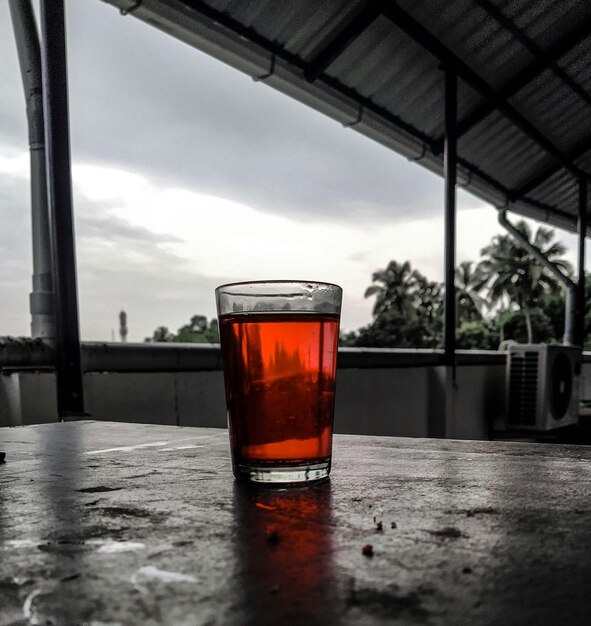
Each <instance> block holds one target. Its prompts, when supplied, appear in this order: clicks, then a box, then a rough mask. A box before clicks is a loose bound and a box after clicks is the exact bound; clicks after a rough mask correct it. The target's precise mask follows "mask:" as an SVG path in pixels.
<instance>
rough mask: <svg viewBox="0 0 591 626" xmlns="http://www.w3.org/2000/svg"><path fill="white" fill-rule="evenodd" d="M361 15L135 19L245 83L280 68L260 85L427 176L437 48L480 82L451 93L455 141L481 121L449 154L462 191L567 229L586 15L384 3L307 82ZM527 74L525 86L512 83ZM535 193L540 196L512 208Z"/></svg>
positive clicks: (435, 130) (253, 5)
mask: <svg viewBox="0 0 591 626" xmlns="http://www.w3.org/2000/svg"><path fill="white" fill-rule="evenodd" d="M106 1H107V2H110V3H111V4H114V5H116V6H118V7H120V8H129V7H130V6H133V5H135V3H134V2H133V0H106ZM367 5H368V3H367V2H351V1H350V0H323V1H319V0H292V1H291V2H277V1H276V0H257V1H256V2H253V1H252V0H204V1H189V0H186V1H182V0H143V2H142V3H141V4H140V5H139V6H137V7H136V8H135V10H134V13H133V14H134V15H135V16H136V17H138V18H140V19H144V20H146V21H149V22H150V23H153V24H157V25H158V26H159V27H160V28H162V29H163V30H165V31H168V32H170V33H171V34H173V35H174V36H177V37H179V38H181V39H183V40H185V41H187V42H189V43H191V44H192V45H195V46H196V47H199V48H201V49H203V50H205V51H206V52H208V53H210V54H213V55H215V56H217V57H218V58H220V59H222V60H224V61H226V62H228V63H231V64H232V65H234V66H235V67H238V68H239V69H241V70H243V71H246V72H248V73H251V74H252V75H260V74H268V73H269V67H270V66H271V64H272V63H273V59H275V64H274V72H273V73H272V75H271V76H267V79H266V80H267V82H268V84H270V85H271V86H274V87H276V88H278V89H281V90H283V91H284V92H286V93H288V94H289V95H291V96H293V97H295V98H299V99H300V100H302V101H303V102H306V103H307V104H310V105H312V106H315V107H316V108H318V109H319V110H322V111H323V112H325V113H327V114H328V115H331V116H332V117H334V118H335V119H338V120H339V121H355V120H356V121H357V122H358V123H356V125H355V126H354V127H355V129H356V130H358V131H360V132H362V133H365V134H366V135H368V136H370V137H372V138H373V139H376V140H377V141H380V142H381V143H383V144H384V145H386V146H388V147H390V148H392V149H394V150H397V151H398V152H401V153H402V154H404V155H405V156H407V157H409V158H415V159H417V160H418V161H419V162H420V163H421V164H422V165H424V166H425V167H427V168H428V169H430V170H432V171H436V172H440V171H441V163H442V161H441V147H442V144H441V139H442V133H443V113H444V111H443V107H444V93H443V73H442V71H441V69H442V68H441V62H442V60H441V59H440V58H438V56H437V55H436V54H434V49H435V48H438V55H440V54H441V46H444V47H445V48H446V49H447V50H448V51H449V53H450V54H453V55H455V57H456V58H457V59H459V60H460V62H461V63H463V64H465V66H466V68H467V70H466V71H467V72H473V73H475V74H476V77H477V79H478V80H479V81H481V84H480V85H477V84H476V83H474V80H473V79H472V80H471V79H470V76H468V75H467V74H466V73H464V74H461V76H460V78H461V80H460V82H459V86H458V109H459V111H458V119H459V125H460V128H461V127H462V125H463V123H464V121H465V120H466V119H470V117H471V115H472V114H473V113H475V112H477V111H481V112H482V115H479V116H477V120H476V122H475V123H473V125H472V127H471V128H467V129H464V131H465V132H464V134H463V136H461V137H460V138H459V141H458V150H459V157H460V159H461V160H460V169H459V172H460V176H461V178H462V181H463V182H464V183H465V184H466V185H467V187H468V188H469V189H470V190H471V191H473V192H474V193H476V194H477V195H480V196H481V197H482V198H484V199H486V200H487V201H490V202H493V203H495V204H497V205H503V206H505V205H507V204H508V203H509V199H510V198H511V199H512V204H511V206H512V207H513V208H514V209H516V210H518V211H521V212H522V213H523V214H527V215H531V216H535V217H538V218H539V219H544V220H547V221H550V222H552V223H554V224H557V225H560V226H566V227H569V228H575V227H576V217H577V210H578V199H577V193H578V186H577V182H576V179H575V178H574V177H573V174H572V173H571V172H569V171H567V170H566V169H565V168H564V164H563V163H561V158H562V161H564V160H568V159H569V158H571V157H570V156H569V155H570V154H571V153H572V152H573V150H574V149H575V148H576V149H577V150H576V152H577V154H576V155H574V156H575V157H578V158H576V159H575V164H576V167H579V168H581V169H582V170H584V172H586V174H587V175H591V106H590V103H591V2H590V1H589V0H561V1H560V2H556V1H554V0H399V2H397V3H395V4H394V3H389V2H386V1H384V2H383V3H382V4H381V5H380V10H381V11H382V14H380V15H379V16H377V17H376V18H375V19H374V20H373V21H371V23H369V25H367V26H366V28H365V29H364V30H363V31H362V32H359V33H357V35H356V37H353V38H352V39H351V40H350V41H348V44H347V46H346V47H344V48H343V49H342V50H339V51H338V54H336V55H335V57H334V58H333V59H332V60H331V62H330V63H329V64H328V65H326V66H325V67H323V68H321V71H320V74H319V76H318V77H317V79H316V80H315V81H314V82H309V81H308V80H307V74H306V68H307V67H308V65H309V63H310V61H311V60H313V59H314V56H315V55H316V54H317V52H318V50H319V49H322V47H323V46H326V45H329V44H330V42H331V40H332V37H333V35H334V34H335V33H337V32H339V30H340V29H341V28H342V27H343V25H344V24H345V23H347V22H348V21H350V19H351V16H352V15H358V13H359V11H360V10H362V9H363V8H364V7H367ZM374 5H377V3H374ZM388 7H390V13H388ZM392 7H395V8H396V7H399V8H400V9H402V10H403V11H405V12H406V14H407V15H406V17H405V18H403V19H402V18H401V17H400V15H401V14H400V12H399V9H398V8H396V10H395V11H394V14H393V13H392ZM384 12H386V13H387V15H384V14H383V13H384ZM499 12H500V15H499ZM401 19H402V22H401V21H400V20H401ZM405 20H406V21H405ZM354 24H355V22H354V21H353V25H354ZM409 24H410V26H409ZM413 24H414V25H415V26H413ZM583 28H584V29H586V30H585V31H584V32H583V31H582V30H581V29H583ZM421 29H423V30H425V31H426V32H427V35H428V36H427V37H425V36H424V32H420V31H421ZM575 32H579V34H580V36H579V39H580V41H576V40H575V39H574V38H573V41H572V46H571V48H572V49H567V48H568V46H567V45H562V43H563V42H562V40H565V41H566V42H568V41H569V36H570V34H571V33H575ZM581 33H582V34H581ZM427 39H430V41H427ZM433 39H434V40H435V42H436V45H433ZM555 45H562V48H563V50H562V52H561V54H560V55H559V56H558V58H556V59H550V60H548V59H545V58H544V51H547V50H548V49H551V48H552V47H553V46H555ZM539 50H541V51H542V55H541V56H540V55H539V54H538V51H539ZM444 52H445V51H444ZM444 60H445V59H444ZM552 63H555V67H552ZM556 66H557V67H558V68H559V69H558V70H556ZM460 69H461V68H460ZM561 71H563V72H564V73H563V74H562V75H561V74H560V72H561ZM524 72H526V73H528V74H529V78H528V80H527V81H525V82H523V84H514V83H516V77H519V76H523V73H524ZM565 74H566V75H567V78H566V79H565V77H564V75H565ZM569 81H574V83H575V84H574V86H573V84H572V83H571V84H569ZM482 83H484V87H485V89H483V86H482ZM512 84H513V87H514V88H513V89H512V90H509V88H508V86H510V85H512ZM489 88H490V89H492V90H493V91H494V92H496V93H495V95H494V98H496V99H497V104H498V102H499V101H501V100H502V101H504V102H506V103H507V107H504V106H495V105H494V104H492V105H491V93H490V90H489ZM487 90H489V91H488V92H487ZM360 112H361V115H360ZM559 153H561V154H562V155H563V156H562V157H561V156H560V154H559ZM573 167H574V166H573ZM542 174H544V176H543V177H542V176H541V175H542ZM532 180H535V181H536V182H537V183H538V184H537V186H536V187H535V188H532V189H530V190H528V192H527V194H526V196H525V197H521V198H519V197H516V193H517V191H518V190H519V189H520V188H521V187H522V186H523V185H524V184H525V185H527V184H528V183H529V182H530V181H532Z"/></svg>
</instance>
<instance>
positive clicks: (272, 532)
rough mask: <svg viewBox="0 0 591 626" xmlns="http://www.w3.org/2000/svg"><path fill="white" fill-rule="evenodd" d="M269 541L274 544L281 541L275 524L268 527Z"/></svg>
mask: <svg viewBox="0 0 591 626" xmlns="http://www.w3.org/2000/svg"><path fill="white" fill-rule="evenodd" d="M267 541H268V542H269V543H270V544H271V545H272V546H276V545H277V544H278V543H279V533H278V532H277V529H276V528H275V526H270V527H269V528H267Z"/></svg>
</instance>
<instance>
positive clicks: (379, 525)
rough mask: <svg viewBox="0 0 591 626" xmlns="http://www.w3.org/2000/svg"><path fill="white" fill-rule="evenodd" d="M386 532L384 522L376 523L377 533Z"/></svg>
mask: <svg viewBox="0 0 591 626" xmlns="http://www.w3.org/2000/svg"><path fill="white" fill-rule="evenodd" d="M383 530H384V525H383V524H382V522H376V532H378V533H381V532H382V531H383Z"/></svg>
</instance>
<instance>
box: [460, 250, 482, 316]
mask: <svg viewBox="0 0 591 626" xmlns="http://www.w3.org/2000/svg"><path fill="white" fill-rule="evenodd" d="M473 265H474V263H473V262H472V261H462V263H460V265H459V266H458V267H457V268H456V276H455V287H456V302H457V307H456V315H457V325H458V326H459V322H460V321H461V320H465V321H468V322H474V321H477V320H481V319H482V310H483V309H484V308H485V307H486V304H487V302H486V299H485V298H483V297H482V296H481V295H480V291H481V290H482V283H483V278H484V277H483V275H482V272H481V269H480V267H479V266H476V267H475V268H474V269H473V268H472V266H473Z"/></svg>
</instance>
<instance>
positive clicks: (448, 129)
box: [443, 68, 457, 382]
mask: <svg viewBox="0 0 591 626" xmlns="http://www.w3.org/2000/svg"><path fill="white" fill-rule="evenodd" d="M456 119H457V76H456V72H455V68H454V69H452V68H446V70H445V142H444V147H443V176H444V184H445V200H444V210H445V218H444V219H445V248H444V251H445V319H444V334H443V340H444V354H445V363H446V365H450V366H452V367H453V368H454V382H455V351H456V289H455V274H456V258H455V257H456V164H457V142H456Z"/></svg>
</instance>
